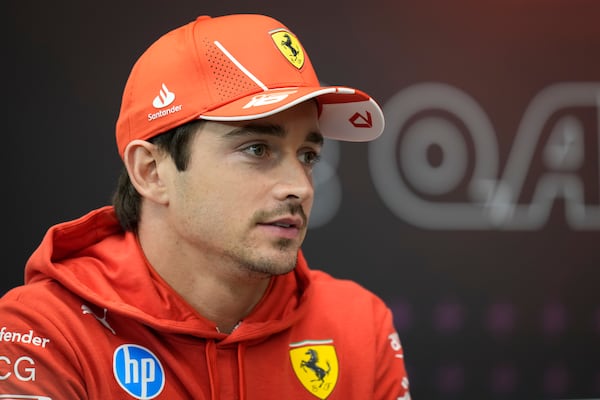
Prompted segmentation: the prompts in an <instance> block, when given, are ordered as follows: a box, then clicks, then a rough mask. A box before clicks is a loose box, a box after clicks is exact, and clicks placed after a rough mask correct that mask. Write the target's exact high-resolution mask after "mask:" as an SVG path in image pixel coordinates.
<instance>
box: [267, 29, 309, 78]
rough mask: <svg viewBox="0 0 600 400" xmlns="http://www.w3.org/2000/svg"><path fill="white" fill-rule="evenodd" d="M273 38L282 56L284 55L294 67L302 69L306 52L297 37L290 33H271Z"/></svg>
mask: <svg viewBox="0 0 600 400" xmlns="http://www.w3.org/2000/svg"><path fill="white" fill-rule="evenodd" d="M271 38H272V39H273V41H274V42H275V45H276V46H277V48H278V49H279V51H280V52H281V54H283V55H284V56H285V58H287V59H288V61H289V62H290V63H292V65H293V66H294V67H296V68H298V69H300V68H302V66H303V65H304V51H303V50H302V46H301V45H300V42H299V41H298V38H297V37H296V36H294V35H293V34H292V33H290V32H288V31H277V32H273V33H271Z"/></svg>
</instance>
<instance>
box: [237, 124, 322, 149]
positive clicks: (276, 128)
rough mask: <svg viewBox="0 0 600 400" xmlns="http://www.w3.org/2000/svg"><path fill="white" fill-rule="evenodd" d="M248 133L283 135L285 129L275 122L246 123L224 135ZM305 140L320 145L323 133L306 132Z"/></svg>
mask: <svg viewBox="0 0 600 400" xmlns="http://www.w3.org/2000/svg"><path fill="white" fill-rule="evenodd" d="M249 135H266V136H274V137H284V136H285V135H286V131H285V129H283V127H282V126H281V125H277V124H248V125H244V126H240V127H238V128H235V129H233V130H231V131H229V132H227V133H226V134H225V137H226V138H228V137H239V136H249ZM305 140H306V141H307V142H311V143H314V144H318V145H322V144H323V141H324V139H323V135H322V134H321V133H320V132H317V131H312V132H310V133H308V135H306V139H305Z"/></svg>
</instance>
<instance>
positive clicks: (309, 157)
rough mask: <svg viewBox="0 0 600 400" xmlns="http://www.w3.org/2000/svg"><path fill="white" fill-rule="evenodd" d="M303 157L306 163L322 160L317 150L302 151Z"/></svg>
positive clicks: (310, 163)
mask: <svg viewBox="0 0 600 400" xmlns="http://www.w3.org/2000/svg"><path fill="white" fill-rule="evenodd" d="M301 159H302V162H303V163H304V164H306V165H315V164H316V163H318V162H319V161H320V160H321V155H320V154H319V153H317V152H316V151H307V152H304V153H302V155H301Z"/></svg>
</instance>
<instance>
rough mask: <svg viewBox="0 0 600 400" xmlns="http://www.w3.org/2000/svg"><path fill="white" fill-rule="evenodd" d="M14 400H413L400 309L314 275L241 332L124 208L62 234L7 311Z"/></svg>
mask: <svg viewBox="0 0 600 400" xmlns="http://www.w3.org/2000/svg"><path fill="white" fill-rule="evenodd" d="M0 316H1V317H0V398H1V399H44V400H47V399H52V400H59V399H68V400H73V399H98V400H109V399H110V400H114V399H168V400H177V399H186V400H188V399H194V400H204V399H221V400H233V399H250V400H252V399H260V400H268V399H277V400H281V399H294V400H300V399H312V400H315V399H331V400H334V399H344V400H348V399H360V400H366V399H389V400H398V399H403V400H405V399H409V398H410V395H409V392H408V379H407V377H406V371H405V368H404V359H403V350H402V347H401V345H400V341H399V338H398V334H397V333H396V331H395V329H394V327H393V322H392V315H391V312H390V310H389V309H388V308H387V307H386V306H385V304H384V303H383V302H382V300H381V299H379V298H378V297H377V296H375V295H374V294H373V293H371V292H369V291H367V290H365V289H364V288H362V287H361V286H359V285H358V284H356V283H353V282H351V281H347V280H338V279H334V278H332V277H331V276H329V275H328V274H326V273H324V272H321V271H316V270H310V269H309V268H308V266H307V264H306V260H305V259H304V257H303V256H302V253H300V254H299V259H298V264H297V266H296V268H295V270H294V271H293V272H290V273H288V274H286V275H282V276H278V277H276V278H274V279H272V283H271V285H270V287H269V288H268V292H267V293H266V295H265V296H264V297H263V300H262V301H261V302H260V303H259V304H258V305H257V306H256V307H255V309H254V310H253V311H252V313H251V314H250V315H248V316H247V317H246V318H245V319H244V320H243V321H241V322H240V324H239V325H238V326H237V328H236V329H235V330H234V331H233V332H232V333H231V334H223V333H219V332H218V330H217V328H216V326H215V324H214V323H212V322H211V321H209V320H207V319H205V318H204V317H202V316H201V315H199V314H198V313H197V312H196V311H195V310H194V309H193V308H192V307H191V306H190V305H189V304H188V303H186V302H185V301H184V300H183V299H182V298H181V297H180V296H179V295H178V294H177V293H176V292H175V291H174V290H173V289H172V288H171V287H170V286H169V285H168V284H167V283H165V281H163V280H162V279H161V277H160V276H159V275H158V274H157V273H156V272H155V271H154V270H153V268H152V267H151V266H150V265H149V263H148V262H147V260H146V259H145V257H144V255H143V253H142V250H141V248H140V246H139V243H138V241H137V239H136V237H135V235H134V234H132V233H131V232H123V231H122V229H121V228H120V226H119V223H118V221H117V219H116V217H115V214H114V211H113V209H112V207H104V208H101V209H98V210H95V211H92V212H90V213H89V214H87V215H85V216H83V217H81V218H79V219H77V220H74V221H70V222H66V223H62V224H58V225H56V226H54V227H52V228H50V229H49V230H48V233H47V234H46V236H45V237H44V239H43V241H42V243H41V244H40V246H39V247H38V249H37V250H36V251H35V252H34V253H33V254H32V256H31V258H30V259H29V261H28V263H27V266H26V269H25V285H23V286H21V287H18V288H15V289H13V290H11V291H10V292H8V293H7V294H6V295H4V296H3V297H2V299H1V300H0Z"/></svg>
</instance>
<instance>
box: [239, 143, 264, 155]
mask: <svg viewBox="0 0 600 400" xmlns="http://www.w3.org/2000/svg"><path fill="white" fill-rule="evenodd" d="M244 152H246V153H248V154H250V155H253V156H255V157H264V156H265V155H266V154H267V146H266V145H264V144H262V143H256V144H251V145H250V146H248V147H246V148H245V149H244Z"/></svg>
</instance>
